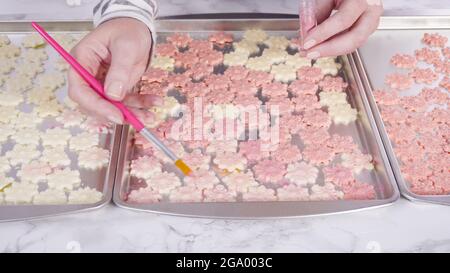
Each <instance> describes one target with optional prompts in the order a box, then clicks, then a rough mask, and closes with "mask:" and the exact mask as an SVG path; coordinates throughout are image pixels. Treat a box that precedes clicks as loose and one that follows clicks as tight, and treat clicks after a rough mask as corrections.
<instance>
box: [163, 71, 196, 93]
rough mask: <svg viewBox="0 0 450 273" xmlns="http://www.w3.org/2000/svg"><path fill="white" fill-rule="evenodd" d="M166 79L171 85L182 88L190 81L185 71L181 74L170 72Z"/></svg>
mask: <svg viewBox="0 0 450 273" xmlns="http://www.w3.org/2000/svg"><path fill="white" fill-rule="evenodd" d="M168 81H169V82H170V84H171V85H172V86H173V87H176V88H181V89H182V88H183V87H185V86H186V84H187V83H189V82H190V81H191V78H189V76H188V75H187V74H185V73H183V74H170V75H169V77H168Z"/></svg>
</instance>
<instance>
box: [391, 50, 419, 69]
mask: <svg viewBox="0 0 450 273" xmlns="http://www.w3.org/2000/svg"><path fill="white" fill-rule="evenodd" d="M390 62H391V64H392V65H394V66H395V67H397V68H404V69H413V68H414V67H415V66H416V63H417V61H416V58H415V57H414V56H411V55H408V54H395V55H394V56H392V58H391V60H390Z"/></svg>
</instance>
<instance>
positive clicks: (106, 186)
mask: <svg viewBox="0 0 450 273" xmlns="http://www.w3.org/2000/svg"><path fill="white" fill-rule="evenodd" d="M41 24H42V25H43V26H44V28H46V29H47V30H48V31H49V32H50V33H51V34H55V33H67V34H72V35H82V34H83V33H86V32H87V31H89V30H90V29H91V28H92V24H91V23H89V22H42V23H41ZM30 33H34V31H33V29H32V27H31V25H30V22H11V21H9V22H0V35H2V34H5V35H8V37H9V38H10V39H11V41H12V42H14V43H15V44H16V45H20V42H21V40H22V38H23V37H24V36H25V35H27V34H30ZM46 51H47V54H48V55H49V60H48V61H46V64H45V68H46V70H45V72H44V73H46V72H48V71H51V70H52V68H51V66H52V65H51V63H53V62H55V61H56V59H57V53H56V52H55V51H54V50H53V49H52V48H51V47H50V46H48V45H47V46H46ZM66 96H67V84H66V85H64V87H62V88H60V89H58V90H57V91H56V97H57V99H58V101H59V102H62V101H63V99H64V98H65V97H66ZM19 108H20V110H22V111H28V110H30V109H31V108H30V105H26V104H22V105H20V107H19ZM54 124H55V121H54V120H52V119H46V120H45V122H44V123H43V125H42V126H40V128H41V129H46V128H50V127H52V126H53V125H54ZM79 130H80V129H77V128H75V129H71V131H72V132H74V131H79ZM121 131H122V126H117V127H116V128H114V130H113V132H112V133H108V134H102V135H101V137H100V144H99V146H100V147H102V148H105V149H108V150H110V152H111V157H110V163H109V165H108V166H107V168H102V169H100V170H98V171H88V170H83V169H81V170H80V176H81V185H82V186H83V187H85V186H89V187H92V188H95V189H97V190H98V191H100V192H102V194H103V196H102V199H101V200H100V201H99V202H97V203H94V204H79V205H78V204H77V205H75V204H73V205H72V204H63V205H33V204H23V205H8V204H0V222H2V221H14V220H23V219H30V218H39V217H46V216H54V215H60V214H66V213H72V212H80V211H87V210H92V209H96V208H100V207H102V206H104V205H105V204H107V203H109V202H110V201H111V199H112V189H113V185H114V176H115V171H116V164H117V157H118V150H119V144H120V136H121ZM11 146H12V143H11V141H9V142H7V143H5V144H4V145H3V149H2V155H3V154H4V153H5V151H6V150H8V149H9V148H8V147H11ZM68 155H69V158H70V159H71V161H72V163H71V167H72V168H75V167H76V165H77V164H76V155H75V154H74V153H72V152H70V153H68ZM10 175H12V176H14V177H15V176H16V172H15V171H14V172H13V174H10Z"/></svg>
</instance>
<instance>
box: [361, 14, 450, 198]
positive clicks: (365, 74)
mask: <svg viewBox="0 0 450 273" xmlns="http://www.w3.org/2000/svg"><path fill="white" fill-rule="evenodd" d="M425 32H439V33H442V34H444V35H446V36H447V37H450V16H392V17H383V18H382V20H381V23H380V26H379V28H378V30H377V31H376V32H375V33H374V34H373V35H372V36H371V37H370V38H369V40H368V41H367V43H366V44H365V45H364V46H363V47H362V48H360V49H359V55H355V57H356V59H361V60H362V61H361V62H362V63H363V64H364V68H365V69H360V70H361V72H360V75H361V78H362V80H363V84H364V86H365V88H364V89H365V90H366V93H365V94H366V96H367V100H368V102H369V104H370V107H371V109H372V112H373V116H374V119H375V122H376V124H377V126H378V128H379V129H380V135H381V137H382V139H383V142H384V145H385V147H386V152H387V154H388V157H389V161H390V162H391V166H392V170H393V172H394V175H395V178H396V180H397V183H398V186H399V189H400V192H401V194H402V195H403V196H404V197H405V198H407V199H409V200H412V201H422V202H429V203H437V204H444V205H450V195H418V194H415V193H413V192H411V190H410V189H409V185H408V183H407V181H406V180H405V179H404V177H403V175H402V173H401V170H400V165H399V162H398V160H397V156H396V155H395V152H394V150H393V147H392V143H391V141H390V140H389V136H388V133H387V131H386V129H385V126H384V124H383V119H382V118H381V115H380V112H379V109H378V107H377V105H376V102H375V99H374V97H373V95H372V89H373V88H381V87H383V85H384V76H385V75H386V74H388V73H392V72H394V71H395V68H394V67H393V66H392V65H390V63H389V59H390V57H391V56H392V55H394V54H395V53H409V54H411V53H413V52H414V49H418V48H421V47H423V46H424V45H423V44H421V42H420V40H421V38H422V36H423V34H424V33H425ZM361 62H358V63H361ZM422 87H423V86H421V85H415V86H414V87H413V89H412V90H411V91H412V92H415V91H417V90H418V89H421V88H422ZM449 166H450V162H449Z"/></svg>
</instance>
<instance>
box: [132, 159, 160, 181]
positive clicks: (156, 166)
mask: <svg viewBox="0 0 450 273" xmlns="http://www.w3.org/2000/svg"><path fill="white" fill-rule="evenodd" d="M130 169H131V171H130V175H132V176H135V177H137V178H142V179H150V178H152V177H153V176H155V175H157V174H159V173H161V171H162V170H161V163H159V162H158V160H157V159H156V158H154V157H150V156H146V155H145V156H141V157H138V158H136V159H133V160H132V161H131V165H130Z"/></svg>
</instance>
